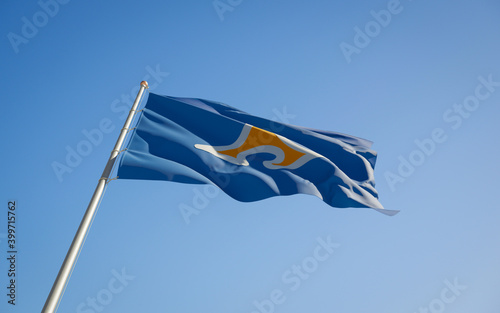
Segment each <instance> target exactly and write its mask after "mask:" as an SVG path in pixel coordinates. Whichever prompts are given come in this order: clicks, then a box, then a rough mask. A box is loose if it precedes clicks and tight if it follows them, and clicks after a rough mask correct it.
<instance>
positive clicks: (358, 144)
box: [118, 93, 397, 215]
mask: <svg viewBox="0 0 500 313" xmlns="http://www.w3.org/2000/svg"><path fill="white" fill-rule="evenodd" d="M371 144H372V143H371V142H370V141H368V140H365V139H361V138H357V137H354V136H349V135H344V134H340V133H335V132H330V131H322V130H316V129H311V128H305V127H299V126H294V125H289V124H284V123H280V122H276V121H271V120H267V119H264V118H260V117H257V116H252V115H250V114H248V113H245V112H243V111H240V110H238V109H236V108H233V107H230V106H228V105H225V104H222V103H219V102H214V101H208V100H203V99H193V98H176V97H169V96H161V95H157V94H154V93H150V94H149V98H148V101H147V103H146V105H145V108H144V109H143V110H142V115H141V116H140V118H139V121H138V124H137V126H136V128H135V130H134V132H133V134H132V136H131V138H130V141H129V144H128V147H127V148H126V150H125V152H123V156H122V158H121V160H120V164H119V167H118V179H142V180H162V181H172V182H180V183H189V184H215V185H217V186H218V187H219V188H220V189H222V190H223V191H224V192H225V193H226V194H228V195H229V196H231V197H232V198H234V199H236V200H239V201H244V202H249V201H258V200H262V199H266V198H269V197H274V196H285V195H294V194H309V195H314V196H317V197H318V198H320V199H322V200H323V201H324V202H326V203H327V204H329V205H330V206H333V207H339V208H345V207H366V208H373V209H375V210H377V211H380V212H382V213H385V214H388V215H393V214H395V213H397V211H392V210H385V209H384V208H383V206H382V205H381V204H380V202H379V201H378V194H377V191H376V190H375V181H374V175H373V169H374V166H375V161H376V153H375V152H374V151H373V150H370V146H371Z"/></svg>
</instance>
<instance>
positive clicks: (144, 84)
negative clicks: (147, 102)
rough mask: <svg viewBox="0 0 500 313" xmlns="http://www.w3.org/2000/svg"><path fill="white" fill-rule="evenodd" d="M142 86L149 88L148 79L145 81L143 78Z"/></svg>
mask: <svg viewBox="0 0 500 313" xmlns="http://www.w3.org/2000/svg"><path fill="white" fill-rule="evenodd" d="M141 86H144V87H146V89H148V88H149V86H148V82H147V81H145V80H143V81H142V82H141Z"/></svg>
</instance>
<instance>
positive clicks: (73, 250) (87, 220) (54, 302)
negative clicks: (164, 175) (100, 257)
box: [42, 81, 148, 313]
mask: <svg viewBox="0 0 500 313" xmlns="http://www.w3.org/2000/svg"><path fill="white" fill-rule="evenodd" d="M147 88H148V83H147V82H145V81H142V82H141V88H140V89H139V93H138V94H137V97H136V98H135V101H134V104H133V105H132V109H131V110H130V112H129V113H128V117H127V120H126V121H125V125H124V126H123V128H122V130H121V133H120V136H119V137H118V140H117V141H116V144H115V147H114V149H113V151H111V156H110V157H109V160H108V163H107V164H106V167H105V168H104V171H103V173H102V176H101V178H100V179H99V183H98V184H97V187H96V189H95V191H94V195H93V196H92V199H90V203H89V206H88V207H87V211H86V212H85V215H84V216H83V219H82V221H81V223H80V226H79V227H78V230H77V232H76V234H75V238H73V242H72V243H71V246H70V247H69V250H68V253H67V254H66V258H65V259H64V262H63V264H62V266H61V269H60V270H59V274H57V278H56V280H55V282H54V285H53V286H52V289H51V290H50V293H49V296H48V297H47V301H45V305H44V306H43V309H42V313H55V312H56V311H57V308H58V306H59V303H60V302H61V298H62V295H63V293H64V290H65V289H66V285H67V284H68V281H69V277H70V276H71V272H73V268H74V267H75V263H76V260H77V259H78V256H79V254H80V251H81V250H82V246H83V243H84V242H85V238H86V237H87V234H88V232H89V229H90V226H91V225H92V221H93V220H94V217H95V215H96V213H97V208H98V206H99V202H100V201H101V197H102V195H103V193H104V189H105V187H106V184H107V182H108V179H109V175H110V174H111V171H112V169H113V165H114V164H115V161H116V157H117V156H118V154H119V153H120V149H121V146H122V144H123V141H124V140H125V137H126V135H127V132H128V130H129V127H130V124H131V123H132V119H133V118H134V114H135V112H136V110H137V107H138V106H139V102H140V100H141V98H142V95H143V93H144V90H146V89H147Z"/></svg>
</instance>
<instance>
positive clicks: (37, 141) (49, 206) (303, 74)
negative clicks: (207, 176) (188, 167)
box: [0, 0, 500, 313]
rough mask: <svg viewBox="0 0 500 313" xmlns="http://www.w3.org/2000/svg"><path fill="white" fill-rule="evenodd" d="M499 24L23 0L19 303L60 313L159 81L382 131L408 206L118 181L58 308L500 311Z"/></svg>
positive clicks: (401, 6)
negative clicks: (95, 207) (130, 129)
mask: <svg viewBox="0 0 500 313" xmlns="http://www.w3.org/2000/svg"><path fill="white" fill-rule="evenodd" d="M499 14H500V4H499V3H498V1H493V0H479V1H478V0H475V1H472V0H457V1H425V0H413V1H411V0H401V1H397V0H389V1H388V0H372V1H367V0H366V1H327V0H317V1H295V0H288V1H284V0H273V1H263V0H252V1H249V0H220V1H215V2H214V1H212V0H203V1H201V0H189V1H171V0H168V1H143V2H137V1H118V2H117V1H115V2H113V3H110V2H106V1H68V0H64V1H63V0H59V2H56V0H41V1H40V2H37V1H20V2H19V1H18V2H15V1H7V2H5V3H4V4H3V5H2V10H1V12H0V29H1V35H2V44H1V45H0V55H1V56H2V57H1V61H0V64H1V73H2V74H1V75H0V86H1V87H0V88H1V91H2V92H1V103H2V114H1V119H2V123H1V124H0V125H1V126H0V127H1V132H2V134H4V135H3V138H4V140H3V142H4V144H3V148H2V153H1V158H2V162H1V174H2V180H1V186H0V187H1V189H0V190H1V195H2V197H1V201H3V204H2V206H1V208H2V209H0V240H1V242H0V287H1V290H3V291H2V292H1V295H0V311H1V312H19V313H21V312H22V313H25V312H39V311H40V310H41V308H42V307H43V304H44V302H45V299H46V297H47V295H48V293H49V291H50V288H51V286H52V283H53V281H54V279H55V277H56V275H57V272H58V270H59V267H60V265H61V263H62V261H63V259H64V256H65V254H66V252H67V249H68V247H69V245H70V243H71V241H72V239H73V236H74V234H75V232H76V229H77V227H78V225H79V223H80V220H81V217H82V216H83V213H84V211H85V209H86V207H87V204H88V202H89V200H90V198H91V196H92V193H93V191H94V188H95V186H96V184H97V181H98V179H99V177H100V175H101V172H102V170H103V168H104V166H105V164H106V161H107V158H108V156H109V153H110V152H111V150H112V149H113V145H114V143H115V141H116V138H117V137H118V133H119V129H120V128H121V126H122V124H123V121H124V117H123V115H124V112H125V111H126V108H127V107H128V105H129V104H128V103H129V102H130V99H131V98H133V97H135V94H136V92H137V90H138V86H139V82H140V81H141V80H144V79H146V80H147V81H148V82H149V84H150V86H151V91H152V92H155V93H158V94H165V95H171V96H182V97H199V98H205V99H210V100H216V101H221V102H224V103H227V104H229V105H231V106H235V107H237V108H239V109H241V110H244V111H247V112H249V113H251V114H254V115H258V116H262V117H265V118H270V119H277V120H280V121H283V122H287V123H291V124H296V125H301V126H307V127H313V128H317V129H325V130H332V131H337V132H342V133H347V134H351V135H355V136H359V137H362V138H366V139H369V140H372V141H373V142H374V145H373V148H374V150H376V151H377V152H378V160H377V165H376V167H375V178H376V181H377V186H376V187H377V190H378V192H379V195H380V201H381V203H382V204H383V205H384V206H385V207H386V208H387V209H397V210H401V212H400V213H399V214H398V215H396V216H394V217H388V216H385V215H382V214H380V213H377V212H375V211H373V210H369V209H337V208H331V207H329V206H328V205H326V204H325V203H324V202H322V201H321V200H319V199H317V198H316V197H311V196H306V195H295V196H289V197H276V198H273V199H268V200H264V201H259V202H253V203H240V202H237V201H235V200H233V199H231V198H230V197H228V196H226V195H225V194H223V193H222V192H220V191H218V190H216V189H213V188H211V187H210V188H208V187H204V186H199V185H185V184H176V183H169V182H146V181H112V182H111V183H110V184H109V186H108V188H107V190H106V193H105V195H104V198H103V200H102V203H101V206H100V209H99V212H98V214H97V217H96V219H95V221H94V223H93V226H92V228H91V231H90V234H89V236H88V238H87V241H86V243H85V246H84V248H83V250H82V252H81V255H80V258H79V260H78V263H77V265H76V267H75V270H74V272H73V275H72V277H71V280H70V282H69V284H68V287H67V290H66V293H65V295H64V297H63V300H62V302H61V305H60V309H59V312H79V313H91V312H231V313H235V312H240V313H252V312H262V313H272V312H284V313H285V312H286V313H303V312H315V313H323V312H325V313H326V312H338V313H344V312H345V313H365V312H380V313H382V312H398V313H403V312H408V313H413V312H426V311H425V310H428V312H432V313H435V312H457V313H461V312H464V313H465V312H482V313H488V312H498V308H499V307H500V300H499V298H498V290H499V288H500V269H499V267H498V264H499V263H500V253H499V247H500V232H499V231H498V229H499V226H498V225H499V224H500V207H499V204H498V194H499V191H498V188H499V187H500V184H499V181H498V175H499V174H500V165H499V163H498V161H497V158H498V156H499V155H500V148H499V145H498V139H497V136H498V134H500V123H498V118H499V116H500V63H499V62H498V56H499V55H500V39H499V38H500V37H499V36H498V33H499V31H500V19H498V16H499ZM92 134H93V137H92ZM89 137H90V138H91V139H89ZM57 169H58V170H57ZM10 200H15V201H16V211H15V212H16V217H17V219H16V224H15V225H16V247H15V248H16V249H17V251H18V252H17V254H16V263H15V266H16V277H15V279H16V282H15V286H16V305H15V306H13V305H10V304H8V303H7V301H8V300H9V298H8V297H7V296H6V295H5V294H6V291H7V292H9V289H8V288H7V287H8V286H9V285H10V282H9V279H10V278H9V277H8V269H9V266H10V265H9V264H10V263H9V262H10V261H9V260H8V259H7V258H8V257H9V255H10V254H8V253H7V251H9V248H8V247H7V238H6V234H7V217H8V213H7V212H8V201H10ZM185 207H191V208H192V209H193V210H194V211H196V213H197V214H193V215H190V216H183V214H182V213H181V209H182V208H185Z"/></svg>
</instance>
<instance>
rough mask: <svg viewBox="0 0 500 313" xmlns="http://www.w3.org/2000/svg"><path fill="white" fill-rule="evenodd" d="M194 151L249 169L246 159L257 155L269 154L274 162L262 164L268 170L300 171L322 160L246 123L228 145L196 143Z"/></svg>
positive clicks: (300, 147)
mask: <svg viewBox="0 0 500 313" xmlns="http://www.w3.org/2000/svg"><path fill="white" fill-rule="evenodd" d="M195 148H197V149H200V150H204V151H206V152H208V153H211V154H213V155H215V156H216V157H218V158H221V159H223V160H226V161H228V162H231V163H233V164H236V165H243V166H248V165H249V163H248V161H247V157H248V156H250V155H252V154H255V153H269V154H271V155H274V156H275V158H274V159H273V160H267V161H264V162H263V165H264V166H265V167H266V168H268V169H297V168H299V167H301V166H302V165H304V164H305V163H307V162H308V161H310V160H312V159H314V158H317V157H321V155H319V154H317V153H315V152H314V151H312V150H311V149H307V148H306V147H303V146H301V145H299V144H297V143H295V142H293V141H291V140H289V139H287V138H285V137H283V136H280V135H277V134H275V133H272V132H270V131H267V130H264V129H261V128H258V127H255V126H251V125H249V124H245V125H244V126H243V129H242V131H241V134H240V136H239V137H238V139H237V140H236V141H235V142H234V143H232V144H230V145H228V146H217V147H214V146H211V145H202V144H195Z"/></svg>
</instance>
